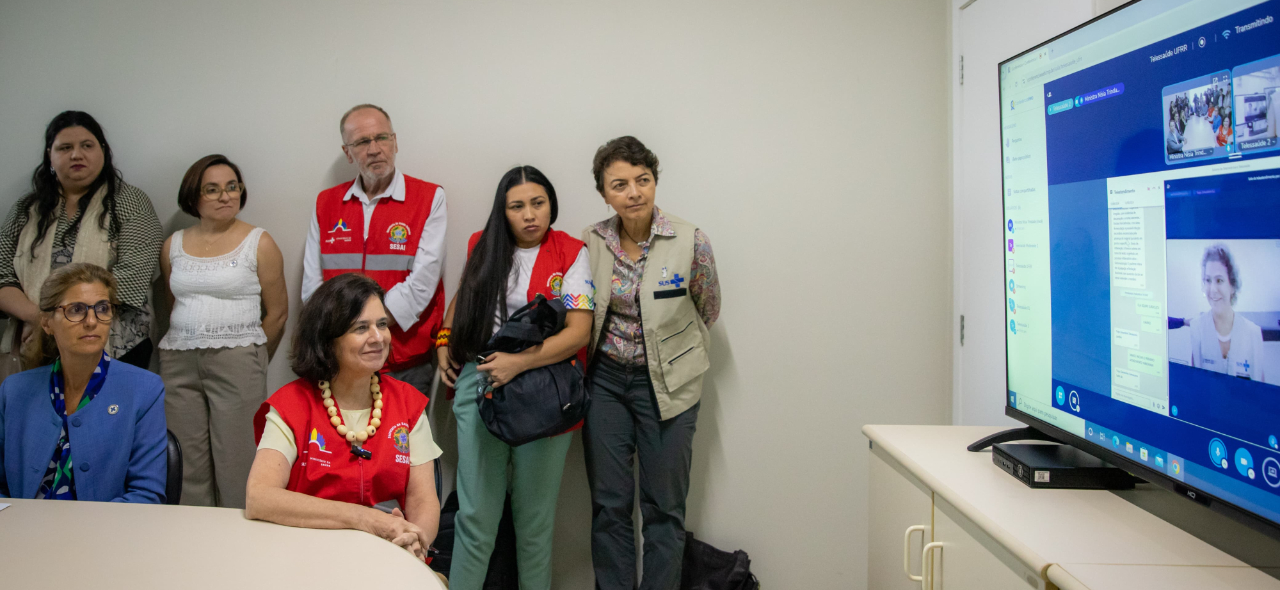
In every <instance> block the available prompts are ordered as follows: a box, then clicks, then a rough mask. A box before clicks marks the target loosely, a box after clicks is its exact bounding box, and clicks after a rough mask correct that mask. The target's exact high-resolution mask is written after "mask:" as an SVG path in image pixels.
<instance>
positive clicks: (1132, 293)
mask: <svg viewBox="0 0 1280 590" xmlns="http://www.w3.org/2000/svg"><path fill="white" fill-rule="evenodd" d="M1120 296H1121V297H1130V298H1133V299H1151V291H1139V290H1137V289H1121V290H1120Z"/></svg>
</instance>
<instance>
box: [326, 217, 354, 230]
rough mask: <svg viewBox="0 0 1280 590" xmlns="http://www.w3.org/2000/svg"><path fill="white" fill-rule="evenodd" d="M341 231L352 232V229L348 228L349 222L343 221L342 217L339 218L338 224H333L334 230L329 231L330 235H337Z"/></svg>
mask: <svg viewBox="0 0 1280 590" xmlns="http://www.w3.org/2000/svg"><path fill="white" fill-rule="evenodd" d="M340 231H341V232H348V231H351V228H349V227H347V222H345V221H343V220H342V218H341V217H339V218H338V223H335V224H333V229H331V230H329V233H335V232H340Z"/></svg>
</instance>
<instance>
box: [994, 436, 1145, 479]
mask: <svg viewBox="0 0 1280 590" xmlns="http://www.w3.org/2000/svg"><path fill="white" fill-rule="evenodd" d="M991 461H992V462H993V463H995V464H996V466H998V467H999V468H1001V469H1003V470H1005V471H1006V472H1008V473H1009V475H1012V476H1014V477H1016V478H1018V480H1019V481H1021V482H1022V483H1024V484H1027V486H1029V487H1033V488H1054V489H1074V490H1082V489H1083V490H1129V489H1133V485H1134V483H1135V482H1137V481H1139V480H1137V479H1136V478H1134V477H1133V476H1132V475H1129V474H1128V473H1126V472H1125V471H1124V470H1123V469H1120V468H1118V467H1114V466H1112V465H1111V464H1110V463H1107V462H1105V461H1102V460H1099V459H1098V458H1097V457H1094V456H1093V455H1090V454H1088V453H1086V452H1084V451H1081V450H1080V449H1077V448H1075V447H1072V446H1068V445H1056V444H1021V445H1014V444H997V445H994V446H993V447H992V451H991Z"/></svg>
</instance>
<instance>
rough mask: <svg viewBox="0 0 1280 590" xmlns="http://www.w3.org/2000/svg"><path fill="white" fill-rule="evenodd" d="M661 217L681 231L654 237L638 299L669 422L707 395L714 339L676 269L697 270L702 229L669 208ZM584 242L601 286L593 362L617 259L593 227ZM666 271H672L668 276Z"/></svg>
mask: <svg viewBox="0 0 1280 590" xmlns="http://www.w3.org/2000/svg"><path fill="white" fill-rule="evenodd" d="M662 215H663V217H666V218H667V221H669V222H671V226H672V228H674V229H675V233H676V235H674V236H659V235H655V236H653V241H652V242H651V243H650V244H649V257H648V259H647V260H646V261H645V268H644V277H643V278H642V280H641V284H640V295H639V299H640V322H641V324H642V325H643V326H644V349H645V357H646V359H648V362H649V380H650V381H651V382H652V383H653V392H654V394H655V396H656V397H657V399H658V413H659V415H660V416H661V418H662V419H663V420H669V419H671V418H674V417H676V416H678V415H680V414H681V413H682V412H684V411H685V410H687V409H689V408H691V407H693V405H694V404H696V403H698V400H699V399H701V398H702V377H703V374H704V373H706V372H707V369H708V368H710V367H711V363H710V361H709V360H708V357H707V354H708V350H707V349H708V347H709V346H710V344H711V338H710V337H709V334H708V332H707V326H706V324H704V323H703V322H702V316H701V315H699V314H698V308H697V307H696V306H695V305H694V304H693V297H691V296H690V295H689V283H688V281H687V280H686V281H680V282H679V283H678V284H677V283H676V282H675V275H676V274H677V273H678V274H679V275H680V276H681V277H682V278H688V277H689V276H690V274H691V272H692V269H693V232H694V231H695V230H696V229H697V227H696V226H694V225H693V224H691V223H689V222H687V221H685V220H683V219H680V218H678V217H675V216H674V215H671V214H670V213H667V212H666V211H663V212H662ZM583 241H585V242H586V243H587V253H588V254H589V255H590V256H591V278H592V279H593V280H594V281H595V284H596V285H597V286H596V310H595V324H594V325H593V326H592V330H591V345H590V346H589V347H588V348H587V354H588V361H587V363H588V365H590V362H591V361H590V359H591V357H592V356H594V355H595V352H596V348H597V347H598V346H599V344H600V334H601V333H602V332H603V331H604V320H605V315H606V314H607V313H608V311H609V297H608V295H609V293H610V288H609V286H610V285H611V284H612V283H613V264H614V259H615V257H614V254H613V250H610V249H609V246H608V244H606V243H605V240H604V237H603V236H601V235H600V234H598V233H596V231H595V230H594V229H593V228H592V227H590V226H589V227H587V229H586V231H585V232H583ZM663 269H668V270H669V272H668V273H666V276H665V277H664V276H663V275H664V273H663ZM601 295H604V296H603V297H602V296H601Z"/></svg>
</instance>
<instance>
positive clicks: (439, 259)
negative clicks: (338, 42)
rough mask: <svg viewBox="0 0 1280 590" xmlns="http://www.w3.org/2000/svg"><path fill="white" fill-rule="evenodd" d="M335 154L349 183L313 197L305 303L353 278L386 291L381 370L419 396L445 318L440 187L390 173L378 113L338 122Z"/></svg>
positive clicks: (391, 139)
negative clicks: (352, 168)
mask: <svg viewBox="0 0 1280 590" xmlns="http://www.w3.org/2000/svg"><path fill="white" fill-rule="evenodd" d="M338 127H339V130H340V131H341V133H342V151H343V153H344V154H346V156H347V161H348V162H352V163H354V164H355V165H356V168H358V169H359V171H360V174H359V175H358V176H357V177H356V179H355V180H352V181H350V182H345V183H342V184H340V185H338V186H335V187H333V188H330V189H328V190H325V191H323V192H321V193H320V195H319V196H318V197H316V209H315V213H314V215H313V216H312V218H311V230H310V231H309V232H308V233H307V245H306V252H305V255H304V257H303V261H302V267H303V274H302V300H303V301H304V302H305V301H307V300H308V299H309V298H310V297H311V294H312V293H314V292H315V291H316V289H317V288H319V287H320V284H321V283H322V282H324V281H327V280H329V279H332V278H333V277H336V276H338V275H340V274H343V273H347V272H359V273H363V274H364V275H366V276H368V277H369V278H371V279H373V280H374V281H376V282H377V283H378V285H379V286H381V287H382V288H383V290H385V291H386V293H387V295H386V305H387V313H388V315H389V318H390V320H391V338H392V340H393V341H394V342H395V346H393V347H391V358H390V359H389V360H388V361H387V367H386V370H387V371H389V372H390V374H391V375H393V376H395V377H396V378H397V379H400V380H402V381H404V382H406V383H408V384H410V385H412V386H414V387H416V388H417V389H418V390H419V391H421V392H423V394H426V392H427V390H428V388H429V387H430V385H431V380H432V379H433V378H434V377H435V371H434V369H433V367H432V366H431V364H430V361H431V360H432V355H431V349H432V346H433V344H434V343H435V337H436V332H437V331H438V330H439V329H440V319H441V317H442V316H443V315H444V313H443V312H444V305H445V301H444V287H443V285H442V284H441V283H440V277H441V276H442V273H443V272H444V256H445V246H444V238H445V225H446V208H445V197H444V189H442V188H440V187H439V186H438V185H435V184H432V183H430V182H425V181H422V180H418V179H416V178H413V177H411V176H408V175H406V174H404V173H403V172H401V171H400V170H399V169H397V168H396V152H397V151H398V150H399V147H398V145H397V143H396V134H395V130H393V129H392V128H391V117H390V116H389V115H387V113H386V111H384V110H382V109H381V108H380V107H377V106H374V105H371V104H362V105H358V106H356V107H353V108H352V109H351V110H349V111H347V112H346V114H344V115H343V116H342V119H341V121H340V122H339V124H338Z"/></svg>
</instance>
